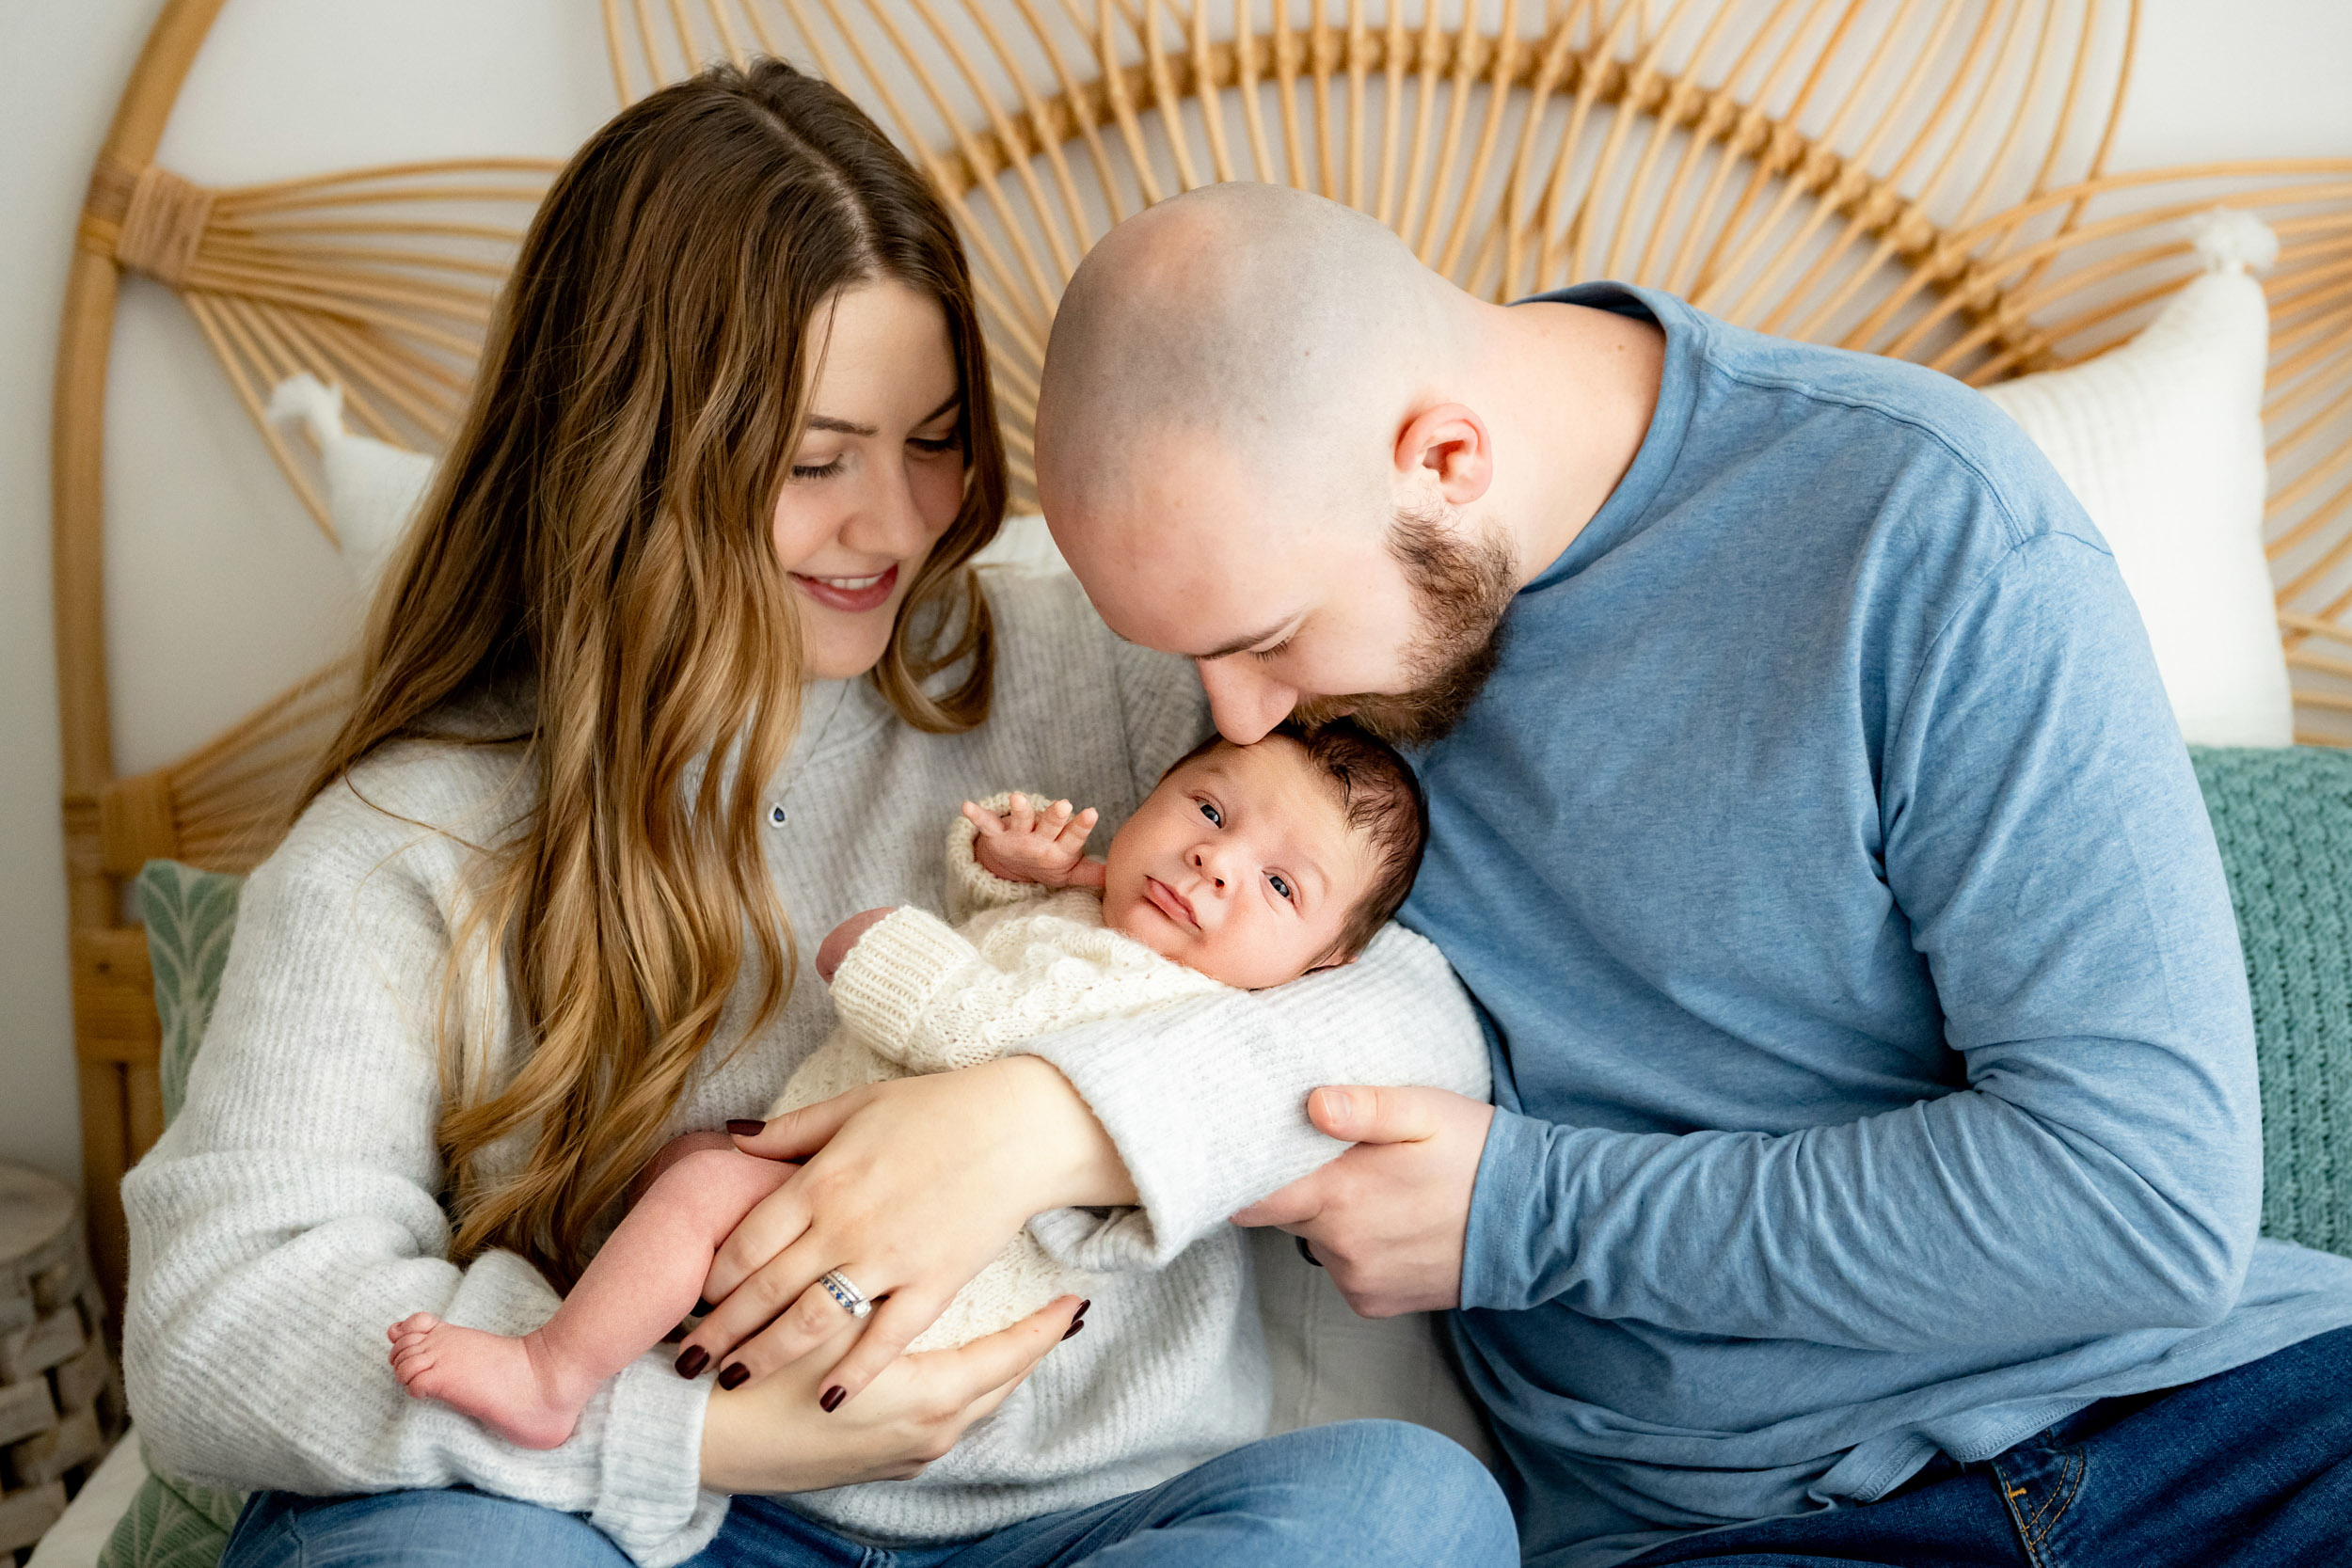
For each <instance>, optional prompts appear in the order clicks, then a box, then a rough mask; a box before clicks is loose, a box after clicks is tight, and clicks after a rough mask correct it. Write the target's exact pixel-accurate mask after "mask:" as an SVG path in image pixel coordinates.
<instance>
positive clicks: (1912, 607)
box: [1404, 285, 2352, 1568]
mask: <svg viewBox="0 0 2352 1568" xmlns="http://www.w3.org/2000/svg"><path fill="white" fill-rule="evenodd" d="M1542 297H1544V298H1549V299H1568V300H1573V301H1576V302H1578V303H1582V304H1588V305H1597V306H1602V307H1605V308H1608V309H1617V310H1620V311H1624V312H1626V313H1629V314H1635V315H1641V314H1644V313H1646V314H1647V315H1649V316H1651V317H1653V318H1654V319H1655V320H1656V321H1657V322H1658V323H1659V324H1660V325H1661V326H1662V327H1663V329H1664V331H1665V336H1666V350H1665V361H1664V373H1663V381H1662V385H1661V389H1660V394H1659V401H1658V408H1657V412H1656V415H1655V417H1654V418H1653V420H1652V422H1651V425H1650V429H1649V432H1648V435H1647V436H1646V438H1645V441H1644V443H1643V446H1642V448H1641V451H1640V452H1639V454H1638V456H1637V457H1636V458H1635V460H1634V463H1633V466H1632V467H1631V468H1630V469H1629V471H1628V473H1627V474H1626V476H1625V479H1624V480H1623V482H1622V483H1620V484H1619V485H1618V487H1617V489H1616V491H1615V493H1614V494H1613V496H1612V497H1611V498H1610V499H1609V500H1608V502H1607V504H1606V505H1604V506H1603V507H1602V509H1601V511H1600V512H1599V514H1598V515H1596V516H1595V517H1594V518H1593V520H1592V522H1591V523H1590V524H1589V525H1588V526H1587V527H1586V528H1585V529H1584V531H1582V533H1581V535H1580V536H1579V537H1578V538H1577V539H1576V541H1575V542H1574V543H1573V544H1572V545H1571V546H1569V548H1568V549H1567V550H1566V552H1565V553H1564V554H1563V555H1562V556H1561V558H1560V559H1559V560H1558V561H1556V562H1553V563H1552V564H1551V565H1550V566H1549V568H1548V569H1547V570H1545V571H1544V572H1543V573H1542V574H1541V575H1540V576H1538V577H1537V578H1535V579H1534V581H1533V582H1531V583H1530V584H1529V585H1528V586H1527V587H1526V588H1525V589H1524V590H1523V591H1522V592H1521V593H1520V594H1518V599H1517V601H1516V602H1515V603H1514V604H1513V606H1512V608H1511V610H1510V612H1509V615H1508V617H1507V619H1506V622H1505V641H1504V643H1503V652H1502V663H1501V667H1500V669H1499V670H1498V671H1497V673H1496V674H1495V676H1494V678H1493V680H1492V682H1491V684H1490V685H1489V686H1488V687H1487V689H1486V691H1485V693H1484V694H1483V695H1482V697H1481V698H1480V699H1479V701H1478V703H1477V705H1476V706H1475V708H1474V709H1473V710H1472V711H1471V713H1470V716H1469V718H1468V719H1467V720H1466V721H1465V722H1464V723H1463V724H1462V725H1461V726H1460V728H1459V729H1458V730H1456V731H1455V732H1454V734H1453V735H1452V736H1448V737H1447V738H1446V739H1444V740H1443V741H1441V742H1439V743H1438V745H1437V746H1435V747H1434V748H1432V749H1431V750H1430V751H1429V752H1427V753H1426V754H1425V755H1423V756H1422V757H1421V758H1420V759H1418V760H1419V761H1420V765H1421V767H1422V774H1423V778H1424V780H1425V782H1426V784H1427V785H1428V788H1429V793H1430V802H1431V815H1432V820H1433V825H1434V832H1433V837H1432V839H1431V843H1430V847H1429V851H1428V858H1427V861H1426V863H1425V865H1424V868H1423V869H1422V874H1421V880H1420V883H1419V885H1418V886H1417V888H1416V890H1415V892H1414V894H1413V897H1412V900H1411V902H1410V903H1409V904H1408V905H1407V907H1406V911H1405V914H1404V919H1405V922H1406V924H1407V925H1408V926H1410V927H1414V928H1415V929H1417V930H1420V931H1421V932H1422V933H1423V934H1424V935H1426V936H1428V937H1430V938H1431V939H1432V940H1433V941H1435V942H1437V943H1438V946H1439V947H1440V948H1441V949H1442V950H1443V951H1444V952H1445V954H1446V956H1447V957H1448V958H1450V959H1451V960H1452V961H1453V963H1454V968H1455V969H1456V971H1457V972H1458V973H1459V974H1461V976H1462V979H1463V981H1464V982H1465V984H1466V985H1467V986H1468V987H1469V988H1470V991H1471V993H1472V995H1473V996H1474V997H1475V998H1476V999H1477V1001H1478V1003H1479V1005H1480V1006H1481V1007H1482V1008H1483V1010H1484V1013H1485V1018H1486V1024H1487V1027H1488V1031H1489V1035H1490V1038H1491V1042H1492V1045H1493V1049H1494V1061H1495V1084H1496V1100H1497V1101H1498V1104H1499V1107H1500V1108H1499V1109H1498V1111H1497V1113H1496V1117H1495V1122H1494V1129H1493V1132H1491V1134H1490V1135H1489V1137H1488V1139H1487V1144H1486V1154H1485V1157H1484V1160H1483V1162H1482V1164H1481V1165H1480V1168H1479V1173H1478V1181H1477V1188H1476V1193H1475V1196H1474V1198H1473V1201H1472V1205H1471V1210H1470V1232H1469V1239H1468V1246H1467V1251H1466V1254H1465V1258H1464V1262H1463V1273H1462V1299H1463V1308H1464V1309H1463V1310H1462V1311H1461V1312H1460V1313H1459V1314H1457V1315H1456V1319H1455V1336H1456V1340H1457V1344H1458V1347H1459V1350H1460V1352H1461V1354H1462V1358H1463V1361H1464V1363H1465V1367H1466V1370H1467V1372H1468V1375H1469V1377H1470V1382H1471V1384H1472V1386H1473V1388H1474V1390H1475V1391H1476V1392H1477V1394H1478V1395H1479V1396H1480V1398H1481V1400H1482V1402H1484V1403H1485V1404H1486V1407H1487V1409H1488V1410H1489V1412H1490V1413H1491V1415H1492V1416H1493V1418H1494V1421H1495V1426H1496V1429H1497V1435H1498V1437H1499V1439H1500V1440H1501V1443H1502V1448H1503V1449H1504V1450H1505V1453H1506V1455H1507V1457H1508V1459H1509V1461H1510V1464H1511V1466H1512V1469H1513V1471H1514V1481H1515V1494H1516V1496H1515V1500H1516V1501H1517V1502H1518V1505H1519V1508H1520V1512H1521V1523H1522V1529H1523V1536H1524V1539H1525V1542H1526V1545H1527V1551H1528V1556H1529V1559H1530V1560H1531V1561H1534V1562H1540V1563H1544V1564H1548V1565H1558V1568H1587V1565H1594V1564H1602V1563H1608V1562H1612V1561H1615V1560H1621V1559H1622V1558H1624V1557H1626V1556H1629V1555H1631V1553H1632V1552H1634V1551H1636V1550H1639V1549H1642V1548H1645V1547H1646V1546H1648V1545H1651V1544H1656V1543H1657V1542H1659V1541H1660V1540H1662V1539H1666V1538H1668V1537H1669V1536H1671V1535H1672V1534H1676V1533H1680V1532H1684V1531H1689V1530H1693V1529H1703V1528H1713V1527H1718V1526H1722V1525H1725V1524H1728V1523H1733V1522H1737V1521H1742V1520H1748V1519H1756V1518H1763V1517H1769V1516H1773V1515H1779V1514H1787V1513H1802V1512H1804V1511H1807V1510H1809V1509H1812V1508H1816V1507H1820V1506H1823V1505H1824V1504H1830V1503H1837V1502H1853V1501H1867V1500H1868V1499H1871V1498H1874V1497H1880V1496H1882V1495H1883V1494H1884V1493H1885V1492H1887V1491H1888V1490H1890V1489H1892V1488H1893V1487H1894V1486H1896V1485H1898V1484H1899V1483H1900V1482H1901V1481H1903V1480H1904V1479H1905V1478H1906V1477H1908V1476H1909V1475H1910V1474H1912V1473H1913V1472H1914V1471H1915V1470H1916V1469H1917V1468H1918V1466H1919V1465H1921V1464H1923V1463H1925V1461H1926V1460H1927V1458H1928V1457H1929V1456H1930V1455H1931V1453H1932V1452H1933V1451H1934V1450H1935V1449H1939V1448H1940V1449H1944V1450H1946V1451H1947V1452H1949V1453H1951V1454H1952V1455H1953V1456H1954V1457H1956V1458H1959V1459H1963V1460H1967V1459H1974V1458H1980V1457H1984V1456H1987V1455H1990V1454H1992V1453H1994V1452H1997V1451H1999V1450H2000V1449H2004V1448H2006V1447H2008V1446H2009V1445H2010V1444H2011V1443H2013V1442H2016V1441H2017V1440H2019V1439H2021V1438H2023V1437H2025V1436H2026V1435H2028V1434H2030V1433H2033V1432H2035V1431H2037V1430H2039V1429H2040V1428H2042V1426H2045V1425H2047V1424H2048V1423H2049V1422H2051V1421H2053V1420H2055V1419H2057V1418H2059V1417H2060V1416H2062V1415H2065V1414H2067V1413H2069V1412H2071V1411H2073V1410H2074V1409H2077V1408H2079V1407H2081V1406H2082V1405H2085V1404H2087V1403H2089V1402H2091V1401H2093V1400H2094V1399H2098V1398H2102V1397H2106V1396H2109V1395H2115V1394H2123V1393H2132V1392H2139V1391H2144V1390H2148V1389H2152V1388H2160V1387H2166V1386H2172V1385H2176V1384H2180V1383H2184V1382H2187V1381H2190V1380H2193V1379H2195V1378H2199V1377H2203V1376H2207V1375H2209V1374H2211V1373H2214V1372H2217V1371H2220V1370H2226V1369H2228V1368H2230V1367H2233V1366H2236V1365H2239V1364H2241V1363H2244V1362H2247V1361H2249V1360H2252V1359H2255V1358H2257V1357H2259V1356H2262V1355H2265V1354H2268V1353H2270V1352H2271V1351H2274V1350H2278V1349H2280V1348H2282V1347H2284V1346H2286V1345H2288V1344H2292V1343H2295V1342H2296V1341H2297V1340H2299V1339H2302V1338H2307V1337H2309V1336H2310V1335H2312V1334H2314V1333H2318V1332H2322V1331H2324V1330H2326V1329H2329V1328H2334V1327H2338V1326H2341V1325H2343V1324H2344V1323H2352V1260H2346V1259H2338V1258H2334V1257H2330V1256H2327V1255H2323V1254H2318V1253H2313V1252H2310V1251H2306V1250H2303V1249H2299V1248H2295V1247H2290V1246H2286V1245H2284V1244H2282V1243H2270V1242H2263V1243H2257V1242H2256V1240H2255V1231H2256V1226H2257V1216H2258V1212H2259V1207H2260V1196H2261V1186H2262V1157H2261V1137H2260V1103H2259V1101H2258V1098H2257V1095H2256V1088H2255V1073H2254V1053H2253V1025H2252V1020H2251V1016H2250V1014H2249V1008H2248V1002H2247V993H2246V985H2245V976H2244V971H2243V967H2242V959H2241V957H2240V953H2239V948H2238V942H2237V932H2236V927H2235V925H2234V923H2233V920H2232V917H2231V911H2230V904H2229V897H2228V893H2227V891H2226V888H2225V886H2224V884H2223V881H2222V877H2221V868H2220V863H2219V860H2218V858H2217V854H2216V852H2215V848H2214V842H2213V835H2212V832H2211V829H2210V828H2209V826H2208V824H2207V822H2206V818H2205V814H2204V809H2203V806H2202V803H2201V800H2200V798H2199V795H2198V791H2197V786H2196V784H2195V781H2194V779H2193V777H2192V775H2191V773H2190V771H2189V766H2188V760H2187V755H2186V752H2185V749H2184V747H2183V745H2182V742H2181V738H2180V735H2179V732H2178V730H2177V728H2176V727H2175V725H2174V722H2173V720H2172V717H2171V713H2170V710H2169V707H2168V706H2167V704H2166V700H2165V696H2164V692H2163V689H2162V688H2161V687H2160V685H2159V684H2158V681H2157V676H2156V672H2155V665H2154V662H2153V658H2152V657H2151V655H2150V653H2149V650H2148V643H2147V639H2146V636H2145V634H2144V633H2143V631H2142V629H2141V627H2140V625H2139V621H2138V617H2137V612H2136V611H2135V610H2134V608H2133V605H2132V601H2131V598H2130V596H2129V594H2128V593H2127V591H2126V590H2125V588H2124V586H2123V583H2122V578H2120V577H2119V576H2118V574H2117V572H2116V568H2115V564H2114V562H2113V560H2112V559H2111V558H2110V557H2109V555H2108V553H2107V550H2106V546H2105V544H2104V543H2103V541H2102V540H2101V539H2100V537H2099V534H2098V532H2097V531H2096V530H2095V529H2094V528H2093V527H2092V526H2091V524H2090V520H2089V518H2088V517H2086V516H2085V515H2084V514H2083V511H2082V509H2081V507H2080V506H2079V505H2078V504H2077V503H2076V502H2075V500H2074V498H2073V497H2072V496H2071V495H2070V494H2069V493H2068V492H2067V490H2066V488H2065V486H2064V485H2063V483H2061V482H2060V481H2059V480H2058V476H2057V475H2056V474H2055V473H2054V472H2052V470H2051V469H2050V467H2049V466H2048V465H2047V463H2045V462H2044V461H2043V460H2042V456H2041V454H2040V453H2039V452H2038V451H2036V450H2035V449H2034V448H2033V446H2032V445H2031V444H2030V443H2029V442H2028V441H2027V440H2026V437H2025V436H2023V435H2022V434H2021V433H2020V432H2019V431H2018V430H2017V429H2016V427H2015V426H2014V425H2013V424H2011V423H2010V421H2009V420H2008V419H2007V418H2006V417H2005V416H2004V415H2002V414H2001V413H1999V412H1998V411H1997V410H1995V409H1994V407H1993V406H1992V405H1991V404H1988V403H1986V402H1985V401H1984V400H1982V399H1981V398H1979V397H1978V396H1977V394H1975V393H1974V392H1972V391H1969V390H1968V389H1966V388H1963V387H1962V386H1960V385H1959V384H1958V383H1956V382H1953V381H1950V380H1948V379H1947V378H1945V377H1943V376H1940V375H1937V374H1935V373H1933V372H1928V371H1925V370H1921V369H1918V368H1916V367H1913V366H1908V365H1903V364H1898V363H1894V362H1890V361H1887V360H1884V359H1880V358H1876V357H1872V356H1862V355H1854V354H1846V353H1840V352H1837V351H1835V350H1828V349H1820V348H1814V347H1808V346H1804V345H1800V344H1793V343H1788V342H1783V341H1777V340H1773V339H1769V338H1765V337H1761V336H1758V335H1756V334H1753V333H1748V332H1743V331H1740V330H1738V329H1735V328H1732V327H1729V326H1727V325H1724V324H1723V323H1720V322H1716V321H1714V320H1712V319H1710V318H1708V317H1707V316H1705V315H1703V314H1701V313H1699V312H1698V311H1696V310H1693V309H1691V308H1690V307H1689V306H1687V305H1684V304H1682V303H1681V302H1680V301H1678V300H1676V299H1673V298H1671V297H1670V296H1667V295H1663V294H1658V293H1649V292H1647V291H1635V290H1626V289H1621V288H1617V287H1614V286H1611V285H1596V286H1586V287H1582V288H1579V289H1574V290H1569V291H1565V293H1559V294H1552V295H1546V296H1542Z"/></svg>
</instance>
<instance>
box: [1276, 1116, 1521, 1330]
mask: <svg viewBox="0 0 2352 1568" xmlns="http://www.w3.org/2000/svg"><path fill="white" fill-rule="evenodd" d="M1307 1117H1308V1119H1309V1120H1311V1121H1312V1122H1313V1123H1314V1124H1315V1126H1316V1127H1317V1128H1318V1129H1320V1130H1321V1131H1322V1132H1325V1133H1327V1134H1328V1135H1329V1136H1331V1137H1334V1138H1341V1139H1344V1140H1345V1141H1347V1142H1349V1143H1353V1144H1354V1145H1355V1146H1356V1147H1355V1148H1351V1149H1349V1150H1348V1151H1347V1152H1346V1153H1344V1154H1343V1155H1341V1156H1340V1157H1339V1158H1338V1159H1336V1160H1334V1161H1332V1162H1331V1163H1330V1164H1327V1165H1326V1166H1324V1167H1323V1168H1322V1169H1321V1170H1319V1171H1316V1172H1315V1173H1314V1174H1313V1175H1311V1176H1303V1177H1301V1178H1299V1179H1298V1180H1295V1181H1294V1182H1292V1183H1291V1184H1290V1185H1289V1186H1287V1187H1285V1188H1283V1189H1282V1190H1281V1191H1280V1192H1279V1193H1276V1194H1275V1195H1274V1196H1271V1197H1268V1198H1265V1199H1263V1201H1260V1202H1257V1203H1253V1204H1251V1205H1250V1206H1249V1207H1248V1208H1247V1209H1244V1210H1243V1211H1242V1212H1240V1213H1238V1214H1235V1215H1234V1216H1233V1223H1234V1224H1235V1225H1253V1226H1254V1225H1271V1226H1275V1227H1279V1228H1280V1229H1283V1230H1287V1231H1289V1232H1290V1233H1291V1234H1292V1235H1294V1236H1303V1237H1305V1238H1306V1239H1307V1243H1308V1244H1309V1245H1310V1246H1311V1247H1313V1248H1314V1254H1315V1259H1316V1261H1318V1262H1320V1263H1321V1264H1323V1266H1324V1267H1325V1268H1327V1269H1328V1270H1329V1271H1330V1273H1331V1282H1332V1283H1333V1284H1334V1285H1337V1286H1338V1287H1339V1288H1340V1293H1341V1294H1342V1295H1343V1296H1345V1297H1346V1298H1347V1305H1348V1306H1350V1307H1354V1308H1355V1309H1356V1312H1357V1315H1358V1316H1359V1317H1365V1318H1392V1317H1394V1316H1396V1315H1397V1314H1398V1313H1400V1312H1430V1311H1435V1310H1437V1309H1438V1308H1439V1307H1458V1306H1460V1305H1461V1301H1462V1237H1463V1233H1464V1231H1465V1230H1466V1229H1467V1228H1468V1227H1469V1225H1470V1188H1471V1186H1472V1184H1473V1183H1474V1182H1475V1181H1476V1180H1477V1179H1478V1160H1479V1156H1480V1155H1481V1154H1483V1153H1485V1152H1486V1130H1487V1128H1489V1127H1490V1126H1492V1125H1493V1124H1494V1118H1495V1108H1494V1107H1493V1106H1491V1105H1489V1104H1486V1102H1485V1101H1477V1100H1470V1099H1467V1098H1465V1097H1464V1096H1462V1095H1458V1094H1454V1093H1451V1092H1449V1091H1447V1090H1445V1089H1411V1088H1407V1089H1368V1088H1359V1087H1353V1086H1351V1087H1345V1088H1338V1087H1335V1088H1323V1089H1317V1090H1316V1091H1315V1092H1314V1093H1312V1094H1311V1095H1309V1096H1308V1097H1307Z"/></svg>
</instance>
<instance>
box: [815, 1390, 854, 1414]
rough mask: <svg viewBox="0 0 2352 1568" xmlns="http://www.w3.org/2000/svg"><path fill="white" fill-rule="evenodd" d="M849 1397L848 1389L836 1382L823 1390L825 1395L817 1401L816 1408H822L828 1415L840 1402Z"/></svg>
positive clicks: (838, 1407) (836, 1408) (839, 1406)
mask: <svg viewBox="0 0 2352 1568" xmlns="http://www.w3.org/2000/svg"><path fill="white" fill-rule="evenodd" d="M849 1397H850V1391H849V1390H848V1389H847V1388H844V1387H842V1386H841V1385H839V1384H838V1383H836V1384H834V1386H832V1387H830V1388H828V1389H826V1390H825V1397H824V1398H823V1399H820V1400H818V1402H817V1408H818V1409H819V1410H822V1411H823V1412H824V1413H825V1414H826V1415H828V1416H830V1415H832V1414H833V1413H834V1411H836V1410H838V1409H840V1408H841V1402H842V1401H843V1400H846V1399H848V1398H849Z"/></svg>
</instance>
